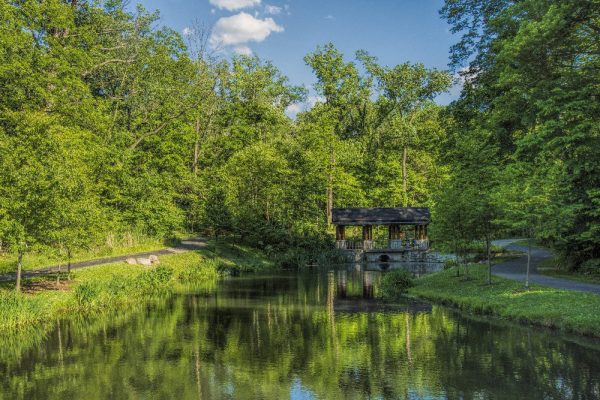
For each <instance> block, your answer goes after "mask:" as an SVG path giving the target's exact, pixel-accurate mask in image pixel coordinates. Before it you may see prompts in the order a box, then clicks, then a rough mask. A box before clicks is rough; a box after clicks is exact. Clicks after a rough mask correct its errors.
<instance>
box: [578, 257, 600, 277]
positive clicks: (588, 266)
mask: <svg viewBox="0 0 600 400" xmlns="http://www.w3.org/2000/svg"><path fill="white" fill-rule="evenodd" d="M579 272H580V273H582V274H584V275H600V258H592V259H591V260H587V261H586V262H584V263H583V264H581V266H580V267H579Z"/></svg>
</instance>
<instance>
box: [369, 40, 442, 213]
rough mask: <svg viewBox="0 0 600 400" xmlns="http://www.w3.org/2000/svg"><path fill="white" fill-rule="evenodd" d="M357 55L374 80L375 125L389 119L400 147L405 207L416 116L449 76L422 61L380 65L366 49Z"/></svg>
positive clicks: (416, 122)
mask: <svg viewBox="0 0 600 400" xmlns="http://www.w3.org/2000/svg"><path fill="white" fill-rule="evenodd" d="M357 58H358V59H359V60H360V61H361V62H362V64H363V65H364V67H365V69H366V70H367V71H368V73H369V75H370V76H371V79H373V80H374V81H375V82H376V83H377V89H378V93H377V94H378V99H377V103H376V110H377V121H378V124H377V125H381V124H383V123H384V122H388V121H389V125H388V128H391V130H392V131H393V135H394V136H395V137H394V138H395V139H397V140H398V142H399V145H400V147H401V149H402V191H403V200H402V204H403V206H404V207H406V206H408V173H407V159H408V149H409V147H410V146H411V145H412V144H413V143H414V141H415V140H416V136H417V134H418V133H417V132H418V130H419V124H418V122H419V117H420V116H422V111H423V109H425V108H426V107H427V106H428V105H429V104H430V102H431V101H432V100H433V98H434V97H435V96H437V95H438V94H440V93H443V92H445V91H446V90H448V88H449V87H450V84H451V82H452V80H451V77H450V75H449V74H448V73H447V72H445V71H438V70H436V69H427V68H425V66H424V65H422V64H414V65H413V64H409V63H404V64H399V65H396V66H395V67H393V68H390V67H383V66H381V65H379V64H377V59H376V58H375V57H372V56H370V55H369V54H368V53H367V52H366V51H359V52H358V53H357Z"/></svg>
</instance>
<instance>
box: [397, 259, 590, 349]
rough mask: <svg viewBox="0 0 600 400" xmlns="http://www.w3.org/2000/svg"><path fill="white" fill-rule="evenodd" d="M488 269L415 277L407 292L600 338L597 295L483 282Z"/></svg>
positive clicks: (477, 311)
mask: <svg viewBox="0 0 600 400" xmlns="http://www.w3.org/2000/svg"><path fill="white" fill-rule="evenodd" d="M486 274H487V270H486V267H485V266H482V265H472V266H471V267H470V268H469V277H465V276H461V277H456V271H455V269H454V268H451V269H448V270H445V271H442V272H439V273H436V274H431V275H428V276H424V277H422V278H419V279H417V280H415V286H414V287H412V288H410V289H408V293H409V294H410V295H413V296H417V297H421V298H424V299H428V300H431V301H434V302H436V303H441V304H445V305H449V306H452V307H456V308H459V309H460V310H463V311H466V312H470V313H475V314H483V315H495V316H498V317H501V318H506V319H509V320H514V321H518V322H522V323H528V324H534V325H540V326H545V327H549V328H552V329H560V330H563V331H566V332H573V333H577V334H582V335H587V336H594V337H600V314H598V310H600V296H598V295H595V294H587V293H579V292H572V291H567V290H558V289H553V288H548V287H542V286H537V285H532V286H531V288H530V289H529V290H525V289H524V287H523V283H521V282H515V281H511V280H506V279H502V278H499V277H494V279H493V284H492V285H491V286H490V285H487V284H486V277H487V275H486Z"/></svg>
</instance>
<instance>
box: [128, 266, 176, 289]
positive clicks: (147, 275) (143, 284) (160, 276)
mask: <svg viewBox="0 0 600 400" xmlns="http://www.w3.org/2000/svg"><path fill="white" fill-rule="evenodd" d="M173 272H174V271H173V268H170V267H167V266H164V265H160V266H158V267H156V268H154V269H151V270H148V271H144V272H142V273H141V274H140V275H139V277H138V278H137V282H136V284H137V287H138V288H139V289H141V290H142V291H143V292H157V291H162V290H164V289H166V288H167V286H168V284H169V281H170V280H171V278H172V277H173Z"/></svg>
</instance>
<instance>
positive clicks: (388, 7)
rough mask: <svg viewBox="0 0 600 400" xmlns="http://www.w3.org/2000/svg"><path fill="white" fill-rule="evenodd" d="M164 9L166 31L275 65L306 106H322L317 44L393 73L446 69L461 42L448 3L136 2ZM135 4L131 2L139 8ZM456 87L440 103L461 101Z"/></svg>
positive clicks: (432, 0) (226, 52)
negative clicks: (204, 31)
mask: <svg viewBox="0 0 600 400" xmlns="http://www.w3.org/2000/svg"><path fill="white" fill-rule="evenodd" d="M137 1H138V2H139V3H141V4H142V5H144V7H146V9H148V10H159V11H160V15H161V19H160V22H159V24H161V25H166V26H169V27H171V28H173V29H175V30H177V31H179V32H180V33H182V34H183V35H184V36H185V35H189V34H191V33H193V30H194V27H195V26H198V25H199V24H200V25H204V26H206V27H208V28H209V29H210V30H211V32H212V33H211V36H210V40H209V43H210V44H211V45H212V46H214V47H215V48H218V49H219V51H220V52H221V54H222V56H223V57H229V56H231V55H232V54H234V53H243V54H251V53H254V54H256V55H258V56H259V57H260V58H261V59H264V60H270V61H272V62H273V64H274V65H275V66H276V67H277V68H278V69H279V70H280V71H281V72H282V73H283V74H284V75H286V76H287V77H288V78H289V79H290V82H291V83H292V84H294V85H304V86H305V87H306V88H307V89H309V90H310V94H309V99H308V100H307V103H306V104H304V105H300V106H296V107H294V108H292V109H290V110H289V112H288V114H291V115H292V116H293V114H295V113H296V112H298V111H301V110H302V109H306V108H307V107H310V105H311V104H313V103H314V102H315V100H316V99H317V95H316V92H315V91H314V89H313V85H314V83H315V77H314V75H313V73H312V71H311V69H310V67H308V66H307V65H306V64H305V63H304V60H303V57H304V56H305V55H306V54H308V53H311V52H313V51H314V50H315V49H316V48H317V46H318V45H322V44H325V43H328V42H332V43H333V44H334V45H335V46H336V47H337V48H338V49H339V50H340V51H341V52H342V53H344V55H345V56H346V58H347V60H351V59H353V57H354V53H355V52H356V51H357V50H359V49H364V50H367V51H368V52H369V53H370V54H371V55H373V56H376V57H378V59H379V61H380V63H382V64H384V65H388V66H393V65H396V64H400V63H404V62H411V63H417V62H418V63H423V64H425V66H427V67H436V68H440V69H446V68H447V64H448V55H449V53H448V50H449V48H450V46H451V45H452V44H453V43H454V42H455V41H457V37H455V36H454V35H452V34H451V33H450V31H449V27H448V25H447V24H446V22H445V21H444V20H442V19H441V18H440V17H439V14H438V10H439V9H440V8H441V7H442V4H443V0H137ZM133 2H135V0H133V1H132V3H133ZM458 92H459V88H458V87H457V86H455V87H454V88H453V89H452V90H451V91H450V93H448V94H442V95H440V96H438V98H437V99H436V101H437V102H438V103H440V104H447V103H449V102H450V101H452V100H453V99H455V98H456V97H457V96H458Z"/></svg>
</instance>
